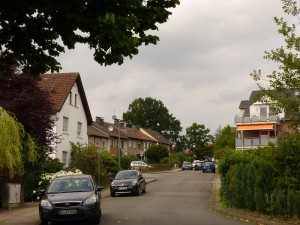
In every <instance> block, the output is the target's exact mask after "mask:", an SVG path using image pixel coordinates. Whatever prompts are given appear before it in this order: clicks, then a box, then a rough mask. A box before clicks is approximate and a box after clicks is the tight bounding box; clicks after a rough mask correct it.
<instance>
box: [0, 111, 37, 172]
mask: <svg viewBox="0 0 300 225" xmlns="http://www.w3.org/2000/svg"><path fill="white" fill-rule="evenodd" d="M0 133H1V138H0V146H1V148H0V169H2V168H8V169H9V172H10V175H11V176H13V175H15V174H18V175H22V174H23V172H24V161H23V155H26V156H27V157H28V159H27V160H28V161H29V162H34V161H35V160H36V158H37V155H36V145H35V142H34V140H33V139H32V137H31V136H30V135H29V134H28V133H26V132H25V130H24V127H23V126H22V124H21V123H19V122H17V121H16V119H15V118H14V117H13V116H12V115H10V114H8V112H6V111H5V110H4V109H3V108H2V107H1V106H0Z"/></svg>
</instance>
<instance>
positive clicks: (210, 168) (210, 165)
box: [202, 162, 216, 173]
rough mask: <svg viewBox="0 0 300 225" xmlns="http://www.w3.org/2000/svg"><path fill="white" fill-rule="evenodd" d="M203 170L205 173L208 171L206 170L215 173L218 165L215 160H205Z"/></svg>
mask: <svg viewBox="0 0 300 225" xmlns="http://www.w3.org/2000/svg"><path fill="white" fill-rule="evenodd" d="M202 171H203V173H206V172H211V173H215V172H216V166H215V164H214V163H213V162H205V163H204V165H203V169H202Z"/></svg>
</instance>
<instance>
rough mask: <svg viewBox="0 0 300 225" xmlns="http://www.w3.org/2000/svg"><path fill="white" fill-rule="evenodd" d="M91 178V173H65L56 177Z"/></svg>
mask: <svg viewBox="0 0 300 225" xmlns="http://www.w3.org/2000/svg"><path fill="white" fill-rule="evenodd" d="M85 177H86V178H90V177H91V175H87V174H71V175H64V176H59V177H55V178H54V179H66V178H85Z"/></svg>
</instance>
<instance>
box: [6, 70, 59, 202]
mask: <svg viewBox="0 0 300 225" xmlns="http://www.w3.org/2000/svg"><path fill="white" fill-rule="evenodd" d="M0 90H1V91H0V105H1V106H2V107H3V108H4V109H5V110H6V111H8V112H10V113H12V114H13V115H14V116H15V118H16V120H17V121H18V122H19V123H21V124H22V125H23V129H24V130H25V132H26V133H27V134H29V135H30V136H31V137H32V139H34V141H35V150H36V156H37V159H38V160H36V161H35V162H34V163H32V161H31V160H29V159H31V156H30V155H28V153H30V152H27V151H23V152H22V159H21V160H22V162H23V165H24V176H23V184H22V185H23V186H24V190H25V199H27V197H28V198H30V196H31V192H32V188H33V187H34V186H36V185H37V182H38V179H39V177H40V176H41V174H42V173H44V172H45V171H44V169H45V168H44V165H45V163H46V161H47V160H48V154H49V153H51V152H52V150H53V149H52V148H51V141H52V140H53V139H54V134H53V129H52V128H53V125H54V119H53V118H52V117H51V113H52V111H53V110H52V108H53V105H52V103H51V101H50V98H49V95H48V93H46V92H44V91H43V90H41V89H40V88H39V87H38V83H37V81H36V80H35V79H33V78H32V77H29V76H20V75H13V76H12V77H10V78H4V77H1V76H0ZM16 93H17V94H16ZM25 143H26V142H25ZM32 177H36V179H35V181H34V180H33V179H32ZM27 194H28V195H27Z"/></svg>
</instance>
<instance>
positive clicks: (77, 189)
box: [39, 175, 103, 224]
mask: <svg viewBox="0 0 300 225" xmlns="http://www.w3.org/2000/svg"><path fill="white" fill-rule="evenodd" d="M102 189H103V188H102V186H96V184H95V182H94V180H93V178H92V177H91V176H90V175H67V176H61V177H57V178H54V179H53V180H52V182H51V183H50V184H49V186H48V188H47V190H46V191H43V192H42V194H43V197H42V200H41V201H40V203H39V216H40V220H41V224H48V222H61V221H73V220H74V221H75V220H89V221H92V222H93V223H95V224H99V222H100V217H101V190H102Z"/></svg>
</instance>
